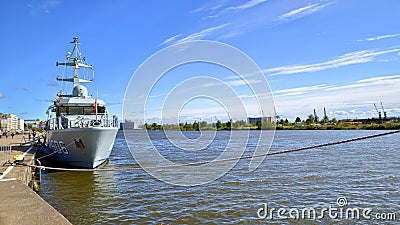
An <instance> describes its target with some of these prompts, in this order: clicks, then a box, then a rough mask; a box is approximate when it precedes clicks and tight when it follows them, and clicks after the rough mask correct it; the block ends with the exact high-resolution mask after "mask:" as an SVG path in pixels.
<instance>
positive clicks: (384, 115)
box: [381, 101, 387, 119]
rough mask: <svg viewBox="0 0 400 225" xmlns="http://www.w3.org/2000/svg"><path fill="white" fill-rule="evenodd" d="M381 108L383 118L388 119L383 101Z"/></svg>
mask: <svg viewBox="0 0 400 225" xmlns="http://www.w3.org/2000/svg"><path fill="white" fill-rule="evenodd" d="M381 107H382V112H383V118H385V119H386V118H387V116H386V112H385V110H384V109H383V104H382V101H381Z"/></svg>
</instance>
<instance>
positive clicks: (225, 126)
mask: <svg viewBox="0 0 400 225" xmlns="http://www.w3.org/2000/svg"><path fill="white" fill-rule="evenodd" d="M144 127H145V128H146V129H147V130H182V131H187V130H194V131H196V130H248V129H251V130H256V129H259V130H260V129H274V128H275V123H268V122H261V121H259V122H257V123H248V122H246V121H244V120H237V121H232V120H229V121H227V122H222V121H221V120H218V121H217V122H215V123H208V122H207V121H201V122H197V121H194V122H193V123H189V122H185V123H179V124H163V125H161V124H157V123H152V124H148V123H145V124H144Z"/></svg>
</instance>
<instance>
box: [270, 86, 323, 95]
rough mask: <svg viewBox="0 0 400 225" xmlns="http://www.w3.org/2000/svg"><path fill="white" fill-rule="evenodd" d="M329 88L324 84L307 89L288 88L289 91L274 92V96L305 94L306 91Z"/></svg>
mask: <svg viewBox="0 0 400 225" xmlns="http://www.w3.org/2000/svg"><path fill="white" fill-rule="evenodd" d="M327 87H329V86H328V85H326V84H319V85H314V86H308V87H299V88H289V89H284V90H278V91H274V94H281V93H284V94H289V93H306V92H307V91H315V90H320V89H324V88H327Z"/></svg>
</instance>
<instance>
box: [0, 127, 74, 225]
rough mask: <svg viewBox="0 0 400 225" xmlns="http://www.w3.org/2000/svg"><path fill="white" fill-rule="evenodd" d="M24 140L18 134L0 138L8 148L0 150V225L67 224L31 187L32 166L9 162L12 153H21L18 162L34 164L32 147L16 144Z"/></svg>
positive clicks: (33, 149) (33, 148) (2, 144)
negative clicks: (21, 159)
mask: <svg viewBox="0 0 400 225" xmlns="http://www.w3.org/2000/svg"><path fill="white" fill-rule="evenodd" d="M25 142H26V140H25V139H24V137H23V136H22V135H15V136H14V138H11V137H10V136H9V137H8V138H5V137H4V136H3V137H2V138H1V139H0V146H11V151H10V150H9V147H2V149H0V225H7V224H21V225H24V224H38V225H39V224H62V225H64V224H71V223H70V222H69V221H68V220H67V219H66V218H65V217H64V216H63V215H62V214H61V213H59V212H58V211H57V210H55V209H54V208H53V207H52V206H50V205H49V204H48V203H47V202H46V201H45V200H43V199H42V198H41V197H40V196H39V195H38V194H37V193H36V192H35V191H33V190H32V188H31V187H30V186H31V181H32V176H33V172H34V171H33V170H32V168H31V167H28V166H23V165H18V164H17V165H13V164H12V163H13V162H14V156H15V155H23V158H24V160H23V162H22V163H26V164H34V163H35V154H36V148H35V147H33V146H20V144H21V143H25ZM7 161H8V162H7Z"/></svg>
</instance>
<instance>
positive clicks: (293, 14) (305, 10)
mask: <svg viewBox="0 0 400 225" xmlns="http://www.w3.org/2000/svg"><path fill="white" fill-rule="evenodd" d="M330 4H331V3H326V4H320V3H318V4H313V5H308V6H304V7H301V8H298V9H294V10H292V11H290V12H288V13H285V14H283V15H281V16H279V17H278V18H277V19H276V20H275V21H277V22H278V23H280V22H286V21H289V20H293V19H300V18H302V17H304V16H306V15H310V14H312V13H315V12H318V11H319V10H321V9H323V8H325V7H326V6H328V5H330Z"/></svg>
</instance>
